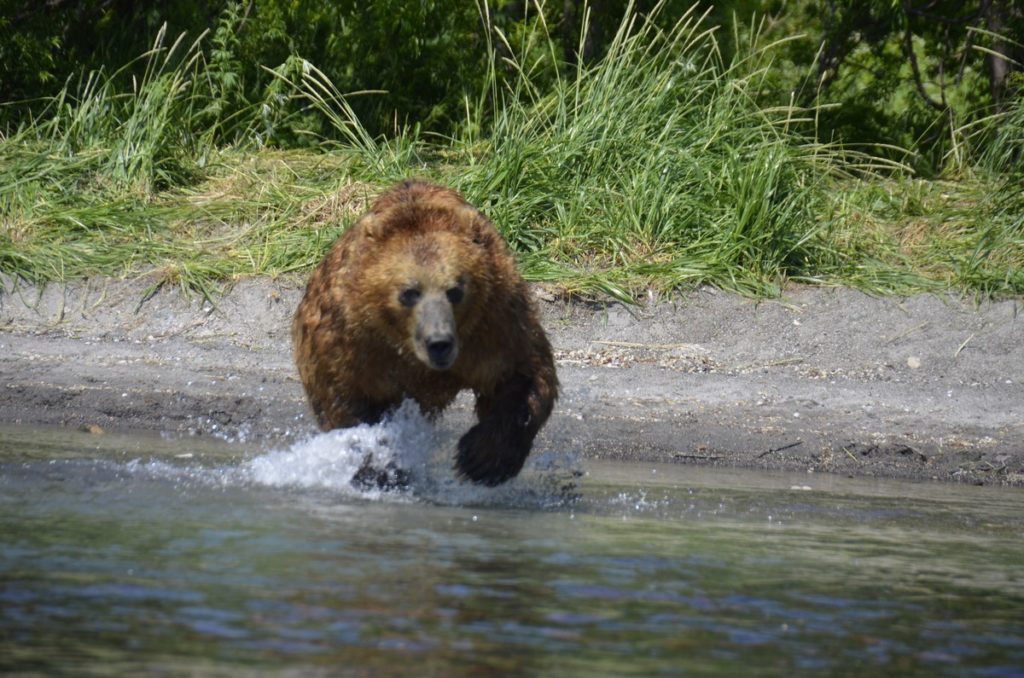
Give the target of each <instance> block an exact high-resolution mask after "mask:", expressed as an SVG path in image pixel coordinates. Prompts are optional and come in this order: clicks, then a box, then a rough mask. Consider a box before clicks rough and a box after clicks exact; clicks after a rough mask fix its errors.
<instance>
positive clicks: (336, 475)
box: [126, 400, 582, 508]
mask: <svg viewBox="0 0 1024 678" xmlns="http://www.w3.org/2000/svg"><path fill="white" fill-rule="evenodd" d="M460 434H461V432H459V431H453V430H444V429H443V428H438V427H435V426H434V424H433V423H431V422H430V421H429V420H428V419H427V418H426V417H424V416H423V414H422V413H421V411H420V409H419V406H418V405H416V403H415V402H413V401H408V400H407V401H406V402H405V403H403V404H402V406H401V407H399V408H398V409H397V410H395V411H394V412H393V413H392V414H390V415H389V416H387V417H385V419H384V420H382V421H381V422H380V423H378V424H372V425H371V424H362V425H359V426H354V427H352V428H347V429H337V430H334V431H328V432H326V433H317V434H314V435H312V436H310V437H308V438H305V439H302V440H299V441H297V442H295V443H293V444H291V445H290V446H289V447H287V448H285V449H280V450H273V451H270V452H266V453H264V454H260V455H258V456H255V457H252V458H250V459H246V460H242V461H240V462H238V463H236V464H233V465H229V466H218V467H212V468H211V467H210V466H201V465H199V463H197V462H196V461H193V460H191V455H189V457H190V461H189V462H188V463H187V464H186V465H184V466H183V465H181V464H178V463H168V462H166V461H159V460H150V461H142V460H135V461H133V462H130V463H129V464H127V465H126V467H127V470H128V471H129V472H130V473H133V474H146V475H150V476H157V477H162V478H165V479H171V480H174V481H175V482H179V483H182V484H188V485H192V484H200V485H214V486H219V487H225V488H226V487H246V486H248V487H252V486H260V487H270V488H280V489H285V490H290V489H299V490H322V491H326V492H328V493H330V494H331V495H332V496H335V497H339V496H340V497H344V498H352V499H364V500H379V501H416V500H419V501H425V502H429V503H434V504H442V505H450V506H515V507H532V508H549V507H556V506H562V505H565V504H566V503H569V502H572V501H574V500H575V498H576V491H575V490H576V487H575V484H576V482H577V480H578V479H579V477H580V476H581V475H582V472H581V471H580V470H579V467H580V461H579V459H578V458H577V457H576V456H575V455H569V454H566V453H562V452H557V453H556V452H551V451H542V452H535V453H534V454H533V455H532V456H531V457H530V458H529V459H528V460H527V463H526V466H525V468H524V469H523V471H522V473H521V474H520V475H519V476H518V477H517V478H514V479H512V480H510V481H509V482H507V483H505V484H503V485H501V486H499V487H497V488H489V487H483V486H480V485H474V484H472V483H469V482H466V481H463V480H461V479H460V478H458V477H457V476H456V474H455V470H454V468H453V459H454V450H455V446H456V442H457V440H458V436H459V435H460ZM366 466H369V467H370V468H373V469H385V468H395V469H400V470H401V472H402V473H403V474H404V475H403V480H404V482H402V483H400V484H399V485H400V486H399V487H379V486H375V485H374V484H372V483H370V484H367V483H360V482H358V475H359V474H360V470H361V469H363V468H364V467H366ZM354 480H356V482H353V481H354Z"/></svg>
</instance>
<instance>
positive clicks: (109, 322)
mask: <svg viewBox="0 0 1024 678" xmlns="http://www.w3.org/2000/svg"><path fill="white" fill-rule="evenodd" d="M0 283H2V292H0V384H2V386H3V388H2V389H0V423H19V424H30V425H59V426H68V427H75V428H81V427H87V428H88V427H98V429H96V430H99V429H102V430H108V431H114V430H148V431H161V432H167V433H171V434H178V435H197V436H205V435H218V436H223V437H225V438H228V439H238V438H244V439H246V440H249V441H252V442H256V443H262V442H266V443H267V444H275V443H278V442H280V441H281V440H287V439H293V438H296V437H300V436H303V435H308V434H309V433H311V432H313V430H314V426H313V424H312V421H311V418H310V417H309V415H308V413H307V410H306V405H305V401H304V399H303V394H302V388H301V385H300V384H299V382H298V379H297V377H296V375H295V373H294V368H293V366H292V362H291V344H290V335H289V323H290V318H291V314H292V312H293V310H294V308H295V306H296V305H297V303H298V299H299V296H300V295H301V283H300V281H299V280H298V279H285V280H270V279H266V278H256V279H250V280H245V281H242V282H240V283H238V284H237V285H235V286H234V288H233V289H231V290H230V291H229V292H228V293H227V294H225V295H224V296H223V297H220V298H218V299H217V301H216V305H215V306H214V305H212V304H210V303H209V302H205V301H203V300H202V299H200V298H198V297H196V296H193V297H192V298H188V297H186V296H184V295H183V294H182V293H181V292H180V290H178V289H172V288H170V287H164V288H162V289H159V290H157V291H156V293H155V294H153V295H152V296H150V297H149V298H146V292H147V289H148V288H149V286H150V281H148V280H134V281H120V280H92V281H87V282H82V283H75V284H70V285H56V284H50V285H46V286H43V287H36V286H31V285H26V284H24V283H21V284H17V285H15V284H14V282H13V281H12V280H10V279H3V280H2V281H0ZM536 292H537V295H538V301H539V304H540V307H541V311H542V314H543V318H544V323H545V327H546V328H547V330H548V333H549V335H550V336H551V340H552V344H553V346H554V347H555V350H556V357H557V360H558V370H559V378H560V380H561V382H562V387H563V390H562V397H561V399H560V400H559V403H558V405H557V407H556V412H555V414H554V415H553V417H552V419H551V421H550V423H549V425H548V426H547V427H546V428H545V430H544V431H543V432H542V434H541V437H540V438H539V439H538V448H540V449H548V450H556V451H557V450H569V451H574V452H577V453H580V454H582V455H583V456H584V457H586V458H595V459H624V460H632V461H658V462H664V461H672V462H678V463H684V464H700V465H717V466H742V467H749V468H765V469H780V470H806V471H808V472H830V473H843V474H851V475H858V476H884V477H894V478H908V479H917V480H932V479H934V480H945V481H957V482H969V483H979V484H1010V485H1024V317H1021V313H1020V311H1021V308H1020V303H1019V302H1017V301H1003V302H985V303H980V304H975V303H972V302H970V301H964V300H959V299H953V298H939V297H936V296H932V295H920V296H914V297H911V298H906V299H901V298H885V297H882V298H880V297H872V296H868V295H865V294H863V293H861V292H857V291H853V290H849V289H843V288H840V289H821V288H799V287H798V288H792V289H789V290H787V291H786V293H785V294H784V296H783V298H782V299H781V300H778V301H760V302H756V301H753V300H750V299H746V298H742V297H738V296H735V295H731V294H726V293H722V292H719V291H716V290H714V289H712V288H702V289H699V290H696V291H693V292H691V293H687V294H684V295H677V296H675V297H673V298H671V299H669V300H664V301H661V302H658V303H650V304H647V305H645V306H639V307H626V306H622V305H620V304H617V303H608V304H604V303H584V302H579V301H569V300H565V299H562V298H560V297H558V296H557V295H555V294H550V293H548V292H547V291H546V290H545V289H543V288H536ZM470 416H471V402H470V399H469V398H468V397H463V398H460V400H459V401H457V402H456V404H455V405H454V406H453V408H452V410H451V412H450V414H449V415H448V421H449V422H450V423H451V424H452V425H453V426H464V425H466V424H468V421H469V418H470Z"/></svg>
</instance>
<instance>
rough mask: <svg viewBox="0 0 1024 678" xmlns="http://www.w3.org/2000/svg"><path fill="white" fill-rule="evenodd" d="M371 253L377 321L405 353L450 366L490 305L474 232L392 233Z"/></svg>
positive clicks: (484, 266) (483, 263) (440, 366)
mask: <svg viewBox="0 0 1024 678" xmlns="http://www.w3.org/2000/svg"><path fill="white" fill-rule="evenodd" d="M374 249H375V250H376V251H375V252H374V253H373V254H372V255H369V253H367V254H368V255H369V256H370V257H371V259H372V261H371V262H370V263H369V266H368V269H367V271H366V276H365V278H364V283H366V284H369V285H370V286H371V287H372V288H373V291H372V293H371V294H370V295H368V297H367V298H373V299H375V300H376V301H375V302H374V303H373V306H374V307H375V308H376V309H377V310H376V313H378V314H379V318H380V319H381V320H383V323H382V325H383V326H382V327H379V329H380V330H382V331H383V332H384V333H385V334H386V335H387V339H388V340H389V342H390V343H391V345H392V346H393V347H394V348H395V349H396V350H397V352H398V353H399V354H401V355H409V354H412V355H413V356H415V358H416V359H417V360H419V362H421V363H422V364H423V365H425V366H427V367H428V368H430V369H432V370H447V369H450V368H451V367H452V366H453V365H454V364H455V361H456V360H457V359H458V357H459V350H460V348H461V346H462V345H463V342H464V341H465V340H466V338H467V337H469V335H470V333H471V332H472V329H473V326H474V325H475V324H476V322H477V321H478V320H479V318H480V316H481V314H482V312H483V309H484V308H486V304H487V302H488V297H489V295H490V287H491V281H490V277H491V272H490V270H489V266H488V265H487V255H486V251H485V250H484V249H483V248H481V247H480V245H479V244H478V243H476V242H474V240H473V239H472V238H469V237H466V236H465V235H463V234H460V233H457V232H454V233H453V232H451V231H445V230H430V231H427V232H419V233H406V234H399V235H395V236H394V237H391V238H388V239H387V241H386V242H385V243H380V247H379V248H374Z"/></svg>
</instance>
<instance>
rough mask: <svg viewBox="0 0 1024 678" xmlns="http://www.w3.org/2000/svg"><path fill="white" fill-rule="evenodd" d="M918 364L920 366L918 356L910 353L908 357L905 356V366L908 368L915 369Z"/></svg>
mask: <svg viewBox="0 0 1024 678" xmlns="http://www.w3.org/2000/svg"><path fill="white" fill-rule="evenodd" d="M920 366H921V359H920V358H918V357H917V356H916V355H912V356H910V357H909V358H907V367H909V368H910V369H912V370H916V369H917V368H919V367H920Z"/></svg>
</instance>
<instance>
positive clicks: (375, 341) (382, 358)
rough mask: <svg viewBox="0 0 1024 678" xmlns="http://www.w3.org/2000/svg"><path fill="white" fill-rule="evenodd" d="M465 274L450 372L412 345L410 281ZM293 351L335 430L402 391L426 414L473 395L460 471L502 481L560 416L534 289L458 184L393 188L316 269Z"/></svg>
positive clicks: (444, 280)
mask: <svg viewBox="0 0 1024 678" xmlns="http://www.w3.org/2000/svg"><path fill="white" fill-rule="evenodd" d="M457 282H461V283H462V284H464V289H465V296H464V298H463V299H462V301H461V302H459V303H456V304H452V311H453V312H454V316H455V325H456V328H457V337H458V345H459V351H458V354H457V357H456V359H455V362H454V363H453V364H452V366H451V367H450V368H449V369H447V370H443V371H440V370H435V369H431V368H430V367H428V366H427V365H426V364H424V362H422V361H421V360H420V359H419V358H417V356H416V355H415V351H414V342H415V341H416V338H415V336H414V335H415V327H414V322H413V320H412V319H411V318H412V317H413V314H412V313H411V312H410V309H409V308H406V307H404V306H403V305H402V304H400V303H399V301H398V295H399V294H400V293H401V291H402V289H403V288H404V287H406V286H408V285H410V284H415V285H417V286H419V287H421V288H423V289H425V290H435V291H436V290H440V291H442V292H443V291H444V290H445V289H450V287H451V286H452V285H453V284H456V283H457ZM292 337H293V341H294V349H295V360H296V364H297V365H298V369H299V375H300V377H301V379H302V383H303V384H304V386H305V388H306V393H307V395H308V396H309V401H310V404H311V406H312V408H313V412H314V414H315V415H316V418H317V421H318V423H319V425H320V427H321V428H322V429H324V430H329V429H333V428H340V427H348V426H354V425H356V424H359V423H363V422H375V421H377V420H378V419H380V417H381V416H382V415H384V414H385V413H386V412H388V411H389V410H392V409H393V408H395V407H397V406H398V405H399V404H400V403H401V402H402V400H403V399H405V398H407V397H408V398H413V399H414V400H416V401H417V402H418V403H419V405H420V407H421V408H422V409H423V410H424V411H425V412H426V413H428V414H429V415H436V414H438V413H440V412H441V411H442V410H444V408H445V407H447V406H448V405H449V404H450V403H451V401H452V400H453V399H454V398H455V396H456V394H457V393H458V392H459V391H461V390H463V389H470V390H472V391H473V392H474V394H475V395H476V414H477V418H478V423H477V424H476V425H475V426H473V427H472V428H471V429H470V430H469V431H468V432H467V433H466V434H465V435H464V436H463V437H462V439H461V440H460V441H459V445H458V452H457V455H456V468H457V470H458V471H459V473H460V474H461V475H462V476H464V477H467V478H469V479H470V480H473V481H474V482H479V483H483V484H487V485H497V484H499V483H502V482H505V481H506V480H508V479H509V478H512V477H514V476H515V475H516V474H518V473H519V471H520V469H521V468H522V466H523V463H524V461H525V460H526V457H527V455H528V454H529V452H530V448H531V446H532V444H533V439H534V437H535V436H536V434H537V432H538V431H539V430H540V428H541V426H543V425H544V422H545V421H547V418H548V416H549V415H550V414H551V409H552V406H553V404H554V401H555V398H556V397H557V395H558V379H557V377H556V375H555V366H554V360H553V358H552V354H551V346H550V344H549V343H548V339H547V336H546V335H545V334H544V330H543V329H542V328H541V326H540V323H539V321H538V319H537V314H536V311H535V310H534V308H533V305H532V303H531V301H530V295H529V291H528V289H527V287H526V284H525V283H524V282H523V279H522V277H521V276H520V275H519V273H518V271H517V270H516V267H515V261H514V258H513V256H512V254H511V253H510V252H509V250H508V247H507V246H506V244H505V242H504V241H503V240H502V238H501V236H500V235H499V234H498V232H497V230H496V229H495V228H494V226H493V225H492V224H491V222H490V221H488V220H487V218H486V217H484V216H483V215H482V214H481V213H480V212H478V211H477V210H476V209H475V208H473V207H472V206H471V205H469V204H468V203H467V202H466V201H465V200H463V199H462V198H461V197H460V196H459V195H458V194H457V193H456V192H454V191H452V190H450V189H447V188H443V187H440V186H435V185H431V184H428V183H425V182H420V181H406V182H404V183H402V184H400V185H398V186H396V187H395V188H393V189H392V190H390V191H389V192H387V193H385V194H383V195H382V196H381V197H380V198H378V199H377V201H376V202H375V203H374V204H373V206H372V208H371V209H370V211H369V212H368V213H367V214H365V215H364V216H363V217H362V218H360V219H359V221H357V222H356V223H355V224H354V225H353V226H352V228H350V229H349V230H348V231H347V232H346V233H345V235H343V236H342V237H341V238H340V239H339V240H338V242H337V243H335V245H334V247H333V248H332V249H331V251H330V252H329V253H328V254H327V256H326V258H325V259H324V261H323V262H322V263H321V264H320V265H319V266H318V267H317V268H316V270H315V271H314V272H313V275H312V277H311V278H310V281H309V284H308V285H307V287H306V293H305V295H304V296H303V299H302V301H301V303H300V304H299V308H298V310H297V312H296V314H295V319H294V323H293V328H292Z"/></svg>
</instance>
